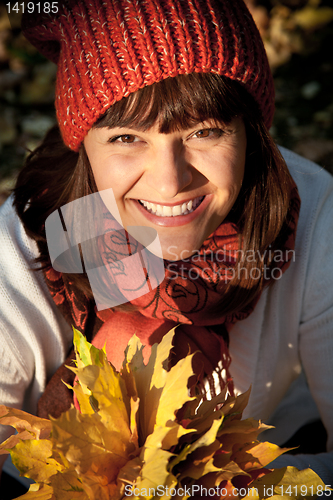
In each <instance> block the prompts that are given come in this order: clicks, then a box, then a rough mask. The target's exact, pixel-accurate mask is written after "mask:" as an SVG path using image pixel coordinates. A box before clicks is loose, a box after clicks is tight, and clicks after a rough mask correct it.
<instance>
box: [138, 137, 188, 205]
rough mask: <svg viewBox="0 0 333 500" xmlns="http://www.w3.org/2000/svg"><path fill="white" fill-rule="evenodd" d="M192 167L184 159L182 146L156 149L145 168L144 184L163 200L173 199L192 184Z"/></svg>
mask: <svg viewBox="0 0 333 500" xmlns="http://www.w3.org/2000/svg"><path fill="white" fill-rule="evenodd" d="M192 169H193V167H192V166H191V165H190V163H189V162H188V161H187V160H186V158H185V152H184V148H183V146H182V145H168V146H165V147H161V148H158V150H156V151H155V152H154V154H153V155H152V157H151V158H150V161H149V165H148V166H147V168H146V182H147V183H148V185H149V187H152V188H154V190H155V191H157V192H158V193H159V194H160V196H161V198H163V199H164V200H167V199H172V198H174V197H175V196H176V195H177V194H178V193H180V192H182V191H183V190H184V189H185V188H186V187H187V186H189V185H190V184H191V182H192V177H193V174H192Z"/></svg>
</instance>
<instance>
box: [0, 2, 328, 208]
mask: <svg viewBox="0 0 333 500" xmlns="http://www.w3.org/2000/svg"><path fill="white" fill-rule="evenodd" d="M246 3H247V5H248V7H249V9H250V11H251V13H252V15H253V17H254V19H255V21H256V23H257V26H258V28H259V30H260V33H261V35H262V38H263V40H264V43H265V47H266V50H267V54H268V58H269V61H270V65H271V68H272V70H273V74H274V79H275V86H276V114H275V119H274V124H273V127H272V129H271V133H272V135H273V137H274V138H275V140H276V141H277V143H278V144H280V145H283V146H285V147H287V148H290V149H292V150H294V151H296V152H297V153H299V154H301V155H302V156H305V157H307V158H309V159H311V160H313V161H315V162H317V163H319V164H321V165H322V166H323V167H324V168H326V169H328V170H329V171H331V172H332V173H333V55H332V53H333V6H332V0H246ZM4 4H5V2H3V4H1V5H0V203H1V202H3V201H4V199H5V198H6V196H7V195H8V193H9V191H10V189H11V188H12V187H13V186H14V183H15V178H16V175H17V173H18V172H19V170H20V168H21V167H22V164H23V161H24V157H25V155H26V153H27V150H31V149H33V148H35V147H36V146H37V145H38V144H39V142H40V141H41V139H42V137H43V135H44V134H45V132H46V131H47V130H48V129H49V128H50V127H51V126H52V125H53V124H54V123H55V114H54V107H53V101H54V82H55V75H56V67H55V65H54V64H53V63H51V62H49V61H47V60H46V59H44V58H43V57H42V56H41V55H39V53H38V52H37V51H36V50H35V49H34V48H33V47H32V46H31V45H30V44H29V43H28V42H27V40H26V39H25V38H24V37H23V35H22V33H21V31H20V25H19V17H18V16H17V17H13V18H11V19H10V22H9V18H8V14H7V10H6V7H5V5H4Z"/></svg>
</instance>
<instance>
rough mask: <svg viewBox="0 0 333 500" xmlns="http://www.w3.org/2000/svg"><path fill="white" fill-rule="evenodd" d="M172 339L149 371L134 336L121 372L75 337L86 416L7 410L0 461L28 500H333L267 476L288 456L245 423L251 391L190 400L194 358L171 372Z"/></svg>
mask: <svg viewBox="0 0 333 500" xmlns="http://www.w3.org/2000/svg"><path fill="white" fill-rule="evenodd" d="M173 335H174V331H173V330H172V331H170V332H169V333H168V334H166V335H165V336H164V337H163V339H162V341H161V343H160V344H158V345H154V346H153V347H152V350H151V356H150V359H149V361H148V363H147V365H145V364H144V362H143V355H142V350H143V346H142V344H141V343H140V341H139V339H138V338H137V337H135V336H134V337H133V338H132V339H131V341H130V343H129V345H128V347H127V349H126V351H125V359H124V362H123V365H122V369H121V371H120V372H117V371H116V370H115V369H114V367H113V366H112V365H111V364H110V363H109V362H108V361H107V358H106V354H105V351H104V350H99V349H96V348H95V347H93V346H92V345H91V344H89V342H87V341H86V339H85V338H84V337H83V336H82V335H81V334H80V333H79V332H77V331H74V343H75V348H76V368H73V371H74V372H75V374H76V381H77V382H76V385H75V387H74V388H73V390H74V393H75V394H76V396H77V400H78V402H79V405H80V409H81V411H79V410H77V409H75V408H74V407H72V408H71V409H70V410H68V411H67V412H65V413H63V414H62V415H61V416H60V417H59V418H58V419H53V418H51V420H50V421H49V420H43V419H39V418H37V417H33V416H31V415H28V414H26V413H24V412H21V411H19V410H13V409H9V408H5V407H0V423H4V424H5V425H12V426H13V427H14V428H16V429H17V431H18V434H17V435H16V436H11V437H10V438H9V439H8V440H7V441H5V442H4V443H2V445H0V453H1V452H2V453H5V452H6V453H8V452H10V453H11V455H12V459H13V462H14V463H15V465H16V466H17V468H18V469H19V470H20V472H21V474H22V475H26V476H28V477H31V478H33V479H34V480H35V481H36V484H34V485H31V487H30V489H29V492H28V493H26V494H25V495H23V496H22V497H20V498H21V499H22V500H75V499H79V500H108V499H112V500H121V499H124V498H127V497H129V496H130V495H131V498H132V499H133V500H152V499H153V498H161V499H163V500H170V499H171V498H173V499H174V498H176V499H180V498H182V499H183V500H186V499H187V498H190V497H191V496H192V495H191V494H190V493H188V492H189V491H190V490H189V489H188V488H199V487H207V488H215V487H217V486H219V487H221V488H222V490H221V491H224V493H223V494H222V493H221V496H220V498H225V497H228V496H229V497H230V496H231V497H232V498H234V499H236V500H237V498H239V496H238V490H237V489H236V488H237V487H238V486H239V485H245V490H244V491H246V492H247V495H246V497H245V498H246V499H247V500H250V498H251V500H262V499H266V498H268V497H272V498H275V499H276V500H278V497H279V498H282V497H283V496H288V491H287V485H289V486H290V487H291V488H294V490H292V494H291V495H289V496H288V500H290V496H292V498H294V499H295V500H298V498H299V494H298V492H299V491H300V490H299V489H297V488H296V487H298V488H301V485H303V490H304V487H305V486H304V485H306V487H307V491H306V492H305V493H306V495H308V496H309V497H310V496H316V493H317V492H318V488H319V489H320V488H322V491H327V490H325V489H324V488H325V486H324V484H323V483H322V481H321V480H320V478H319V477H318V476H317V475H316V474H315V473H314V472H313V471H311V470H307V471H301V472H298V471H297V470H296V469H293V468H290V467H288V468H284V469H278V470H276V471H271V470H269V469H265V468H264V467H265V466H266V465H268V464H269V463H270V462H271V461H272V460H273V459H274V458H276V457H277V456H279V455H280V454H281V453H283V452H284V451H285V450H283V449H280V448H279V447H278V446H276V445H273V444H271V443H260V442H259V441H258V440H257V437H258V434H259V433H260V432H261V431H262V430H265V429H266V428H267V426H265V425H264V424H262V423H261V422H258V421H256V420H254V419H246V420H242V412H243V410H244V408H245V407H246V404H247V401H248V397H249V391H248V392H247V393H245V394H243V395H240V396H238V397H231V396H230V395H229V396H227V393H226V391H224V392H223V393H221V394H219V395H218V396H216V397H214V398H212V400H210V401H203V400H202V398H201V397H196V398H194V397H191V396H190V395H189V391H188V388H187V385H188V381H189V379H190V377H192V375H193V370H192V356H193V355H190V356H187V357H185V358H184V359H181V360H180V361H178V363H177V364H176V365H175V366H173V367H172V368H171V369H168V358H169V353H170V350H171V347H172V339H173ZM186 488H187V489H186ZM295 488H296V489H295ZM181 489H183V492H185V493H184V494H183V495H180V493H179V492H180V491H181ZM196 491H197V489H196ZM267 491H268V492H269V494H267ZM289 493H290V492H289ZM294 493H295V495H294ZM252 494H253V496H252V497H251V495H252ZM306 495H303V496H306ZM243 496H244V495H243Z"/></svg>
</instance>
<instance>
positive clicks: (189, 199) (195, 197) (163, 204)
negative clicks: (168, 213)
mask: <svg viewBox="0 0 333 500" xmlns="http://www.w3.org/2000/svg"><path fill="white" fill-rule="evenodd" d="M203 196H205V195H201V196H200V195H199V196H194V197H193V198H188V199H187V200H181V201H178V202H177V203H164V202H163V203H161V202H160V201H150V200H146V199H144V198H140V201H146V202H147V203H153V204H154V205H162V206H164V207H177V206H178V205H183V204H184V203H188V202H189V201H191V200H192V201H193V200H196V199H197V198H202V197H203ZM135 201H136V200H135Z"/></svg>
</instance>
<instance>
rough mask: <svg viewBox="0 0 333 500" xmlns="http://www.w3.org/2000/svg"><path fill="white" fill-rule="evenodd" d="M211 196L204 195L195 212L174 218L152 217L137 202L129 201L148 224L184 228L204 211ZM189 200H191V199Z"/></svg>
mask: <svg viewBox="0 0 333 500" xmlns="http://www.w3.org/2000/svg"><path fill="white" fill-rule="evenodd" d="M212 196H213V195H212V194H208V195H206V196H205V197H204V199H203V200H202V202H201V203H200V205H199V206H198V207H197V208H196V209H195V210H193V212H191V213H189V214H186V215H176V216H175V217H160V216H157V215H154V214H152V213H150V212H148V210H146V209H145V208H144V207H143V206H142V205H141V203H139V201H138V200H134V199H131V201H132V202H133V203H134V204H135V206H136V207H137V209H138V210H139V211H140V212H141V213H142V214H143V215H144V216H145V218H146V219H147V220H148V221H149V222H152V223H153V224H156V225H157V226H164V227H176V226H184V225H185V224H188V223H189V222H192V221H193V220H194V219H196V218H197V217H198V216H199V215H200V214H201V213H202V212H203V211H204V210H205V209H206V207H207V205H208V204H209V203H210V201H211V199H212ZM190 199H191V200H192V199H193V198H190ZM171 206H174V205H171Z"/></svg>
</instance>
